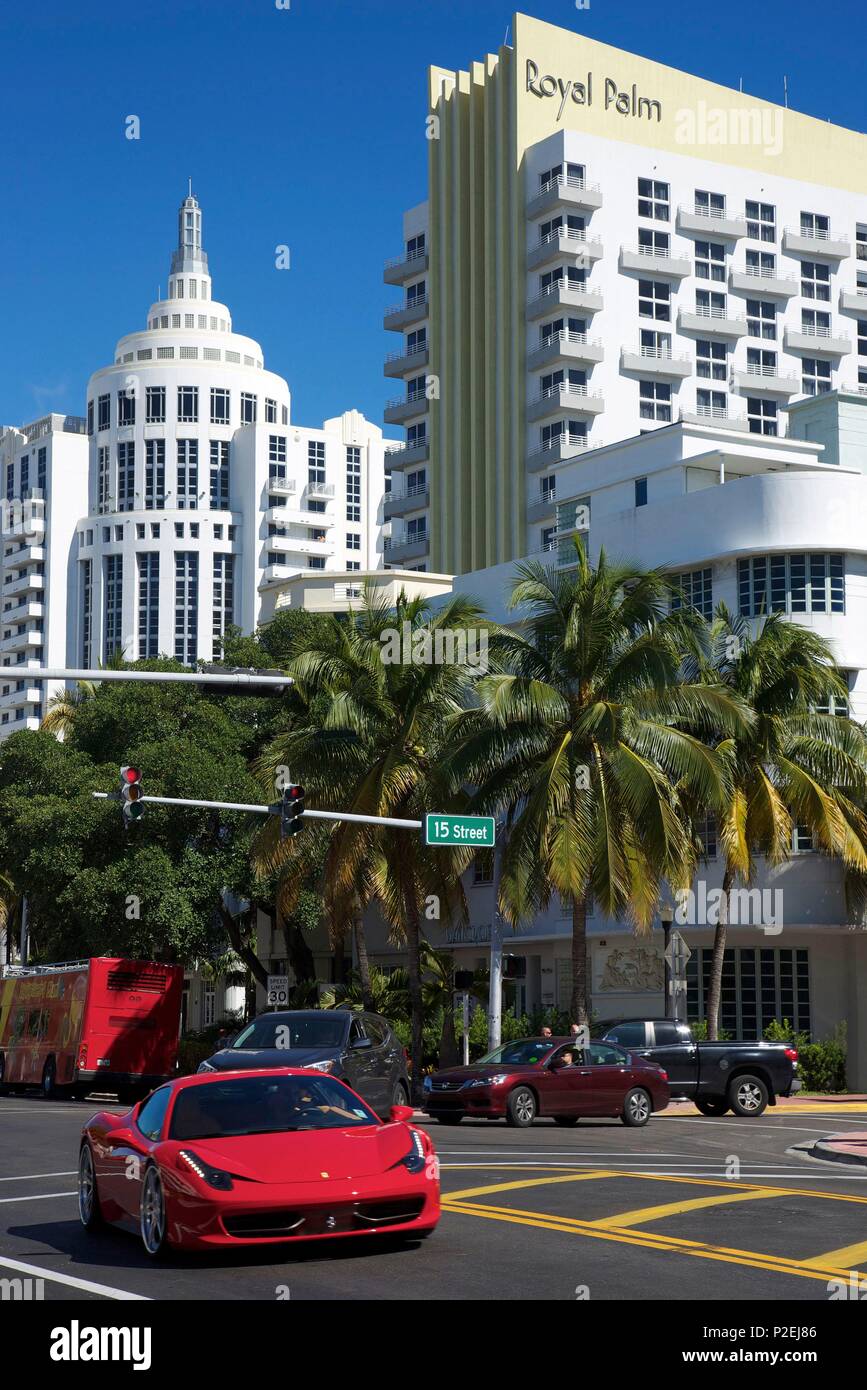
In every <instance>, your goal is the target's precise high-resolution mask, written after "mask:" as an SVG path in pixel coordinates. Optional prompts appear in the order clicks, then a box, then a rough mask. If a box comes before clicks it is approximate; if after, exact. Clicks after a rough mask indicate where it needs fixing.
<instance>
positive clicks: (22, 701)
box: [0, 666, 42, 727]
mask: <svg viewBox="0 0 867 1390" xmlns="http://www.w3.org/2000/svg"><path fill="white" fill-rule="evenodd" d="M13 669H14V668H13V667H12V666H3V667H0V680H4V675H8V674H9V673H10V672H11V671H12V670H13ZM4 684H5V681H4ZM41 700H42V691H41V690H40V689H39V687H38V686H35V685H25V687H24V689H23V690H10V692H9V694H8V695H0V709H17V708H19V706H21V705H38V704H39V703H40V702H41ZM7 727H8V726H7Z"/></svg>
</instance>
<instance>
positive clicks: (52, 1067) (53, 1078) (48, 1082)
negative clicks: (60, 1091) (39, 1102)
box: [42, 1057, 57, 1100]
mask: <svg viewBox="0 0 867 1390" xmlns="http://www.w3.org/2000/svg"><path fill="white" fill-rule="evenodd" d="M56 1095H57V1063H56V1062H55V1060H54V1058H53V1057H49V1059H48V1061H47V1062H46V1063H45V1066H44V1067H43V1069H42V1097H43V1099H44V1100H54V1097H55V1096H56Z"/></svg>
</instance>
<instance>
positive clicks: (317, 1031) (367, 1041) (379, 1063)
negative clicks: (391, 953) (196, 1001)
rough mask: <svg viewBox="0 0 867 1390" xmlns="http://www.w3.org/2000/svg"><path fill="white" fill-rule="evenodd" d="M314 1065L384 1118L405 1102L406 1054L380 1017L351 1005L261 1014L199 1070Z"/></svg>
mask: <svg viewBox="0 0 867 1390" xmlns="http://www.w3.org/2000/svg"><path fill="white" fill-rule="evenodd" d="M250 1067H315V1068H316V1070H317V1071H323V1072H328V1074H329V1075H330V1076H336V1077H338V1078H339V1079H340V1080H341V1081H345V1082H346V1084H347V1086H351V1087H352V1089H353V1091H357V1092H358V1094H359V1095H360V1096H361V1097H362V1099H363V1100H366V1101H367V1103H368V1105H369V1106H370V1107H371V1109H372V1110H375V1111H376V1113H377V1115H379V1116H381V1117H382V1118H383V1119H387V1117H388V1112H389V1110H390V1108H391V1106H392V1105H406V1104H408V1103H409V1078H408V1076H407V1070H406V1054H405V1052H404V1049H403V1046H402V1044H401V1043H400V1042H399V1041H398V1039H397V1038H396V1037H395V1036H394V1033H393V1032H392V1031H391V1029H390V1028H389V1026H388V1024H387V1023H386V1021H385V1019H384V1018H379V1016H378V1015H377V1014H368V1013H356V1012H355V1011H354V1010H350V1009H292V1010H285V1011H283V1012H277V1013H267V1014H260V1015H259V1017H258V1018H256V1019H254V1020H253V1022H252V1023H249V1024H248V1025H247V1027H246V1028H242V1029H241V1031H240V1033H238V1034H237V1036H236V1037H235V1038H234V1039H233V1040H232V1042H231V1043H230V1044H229V1045H228V1046H227V1047H224V1048H222V1049H221V1050H220V1051H219V1052H215V1053H214V1055H213V1057H210V1058H209V1059H208V1061H207V1062H202V1063H201V1065H200V1067H199V1071H238V1070H243V1069H246V1068H250Z"/></svg>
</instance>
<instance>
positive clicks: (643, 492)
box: [635, 478, 647, 507]
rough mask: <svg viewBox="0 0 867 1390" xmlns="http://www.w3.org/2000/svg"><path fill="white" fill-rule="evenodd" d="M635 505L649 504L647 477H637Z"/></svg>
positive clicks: (644, 505) (643, 505)
mask: <svg viewBox="0 0 867 1390" xmlns="http://www.w3.org/2000/svg"><path fill="white" fill-rule="evenodd" d="M635 505H636V507H646V506H647V479H646V478H636V479H635Z"/></svg>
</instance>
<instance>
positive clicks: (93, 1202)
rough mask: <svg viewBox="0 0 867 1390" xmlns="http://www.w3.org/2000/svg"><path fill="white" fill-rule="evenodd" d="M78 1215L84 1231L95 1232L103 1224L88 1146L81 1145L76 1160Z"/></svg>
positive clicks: (91, 1157) (91, 1156) (91, 1155)
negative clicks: (79, 1153)
mask: <svg viewBox="0 0 867 1390" xmlns="http://www.w3.org/2000/svg"><path fill="white" fill-rule="evenodd" d="M78 1215H79V1218H80V1220H81V1224H82V1226H83V1227H84V1229H85V1230H86V1231H95V1230H97V1229H98V1228H99V1227H100V1226H102V1225H103V1224H104V1223H103V1219H102V1212H101V1210H100V1206H99V1193H98V1192H97V1190H96V1173H95V1172H94V1168H93V1154H92V1153H91V1151H90V1145H89V1144H82V1146H81V1155H80V1157H79V1160H78Z"/></svg>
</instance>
